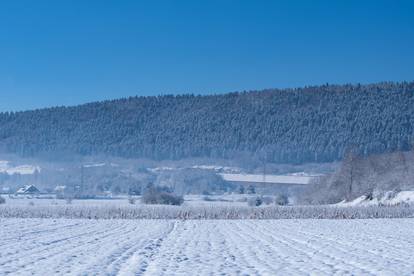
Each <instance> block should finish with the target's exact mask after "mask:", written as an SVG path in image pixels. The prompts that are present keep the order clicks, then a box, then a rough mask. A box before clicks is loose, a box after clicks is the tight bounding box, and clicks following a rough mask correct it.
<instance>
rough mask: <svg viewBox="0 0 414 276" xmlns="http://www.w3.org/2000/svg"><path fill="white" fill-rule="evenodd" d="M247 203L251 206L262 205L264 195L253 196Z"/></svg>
mask: <svg viewBox="0 0 414 276" xmlns="http://www.w3.org/2000/svg"><path fill="white" fill-rule="evenodd" d="M247 204H248V205H249V206H256V207H258V206H260V205H262V204H263V198H262V197H259V196H257V197H251V198H249V200H248V201H247Z"/></svg>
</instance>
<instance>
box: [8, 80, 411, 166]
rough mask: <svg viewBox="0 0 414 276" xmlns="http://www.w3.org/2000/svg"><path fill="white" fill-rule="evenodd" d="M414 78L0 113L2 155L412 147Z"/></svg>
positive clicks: (311, 155) (279, 153)
mask: <svg viewBox="0 0 414 276" xmlns="http://www.w3.org/2000/svg"><path fill="white" fill-rule="evenodd" d="M413 96H414V82H411V83H380V84H372V85H343V86H333V85H325V86H318V87H307V88H301V89H287V90H277V89H274V90H264V91H260V92H258V91H253V92H242V93H230V94H224V95H211V96H194V95H182V96H159V97H132V98H128V99H120V100H114V101H105V102H96V103H90V104H86V105H81V106H75V107H56V108H48V109H41V110H34V111H25V112H15V113H13V112H12V113H2V114H0V150H2V151H5V152H12V153H17V154H20V155H23V156H35V155H40V154H51V155H52V154H61V153H76V154H82V155H93V154H110V155H115V156H122V157H147V158H154V159H180V158H186V157H220V158H223V157H224V158H248V159H250V158H257V159H261V158H264V157H265V158H267V159H268V160H269V161H273V162H279V163H302V162H327V161H334V160H339V159H341V158H342V156H343V155H344V152H345V151H346V150H347V149H348V148H349V147H351V146H352V147H355V146H356V147H357V148H358V149H359V151H360V152H362V153H363V154H369V153H381V152H387V151H394V150H397V149H398V150H407V149H409V148H410V147H411V142H412V138H413V125H414V97H413Z"/></svg>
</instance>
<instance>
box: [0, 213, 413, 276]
mask: <svg viewBox="0 0 414 276" xmlns="http://www.w3.org/2000/svg"><path fill="white" fill-rule="evenodd" d="M0 237H1V239H0V275H7V274H10V275H32V274H35V275H62V274H70V275H79V274H81V275H115V274H118V275H177V274H178V275H212V274H213V275H219V274H226V275H245V274H248V275H292V274H294V275H307V274H315V275H333V274H338V275H343V274H354V275H412V274H413V273H414V240H413V237H414V219H375V220H187V221H179V220H84V219H83V220H76V219H71V220H69V219H0Z"/></svg>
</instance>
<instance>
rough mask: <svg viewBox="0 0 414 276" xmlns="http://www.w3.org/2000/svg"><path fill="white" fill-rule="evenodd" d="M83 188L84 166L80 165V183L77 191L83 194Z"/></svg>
mask: <svg viewBox="0 0 414 276" xmlns="http://www.w3.org/2000/svg"><path fill="white" fill-rule="evenodd" d="M83 189H84V166H83V164H82V165H81V183H80V187H79V193H80V195H81V196H82V195H83Z"/></svg>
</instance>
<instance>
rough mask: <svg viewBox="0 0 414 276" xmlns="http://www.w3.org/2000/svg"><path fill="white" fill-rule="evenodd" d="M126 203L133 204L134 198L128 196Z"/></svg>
mask: <svg viewBox="0 0 414 276" xmlns="http://www.w3.org/2000/svg"><path fill="white" fill-rule="evenodd" d="M128 203H129V204H132V205H134V204H135V198H133V197H129V198H128Z"/></svg>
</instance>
